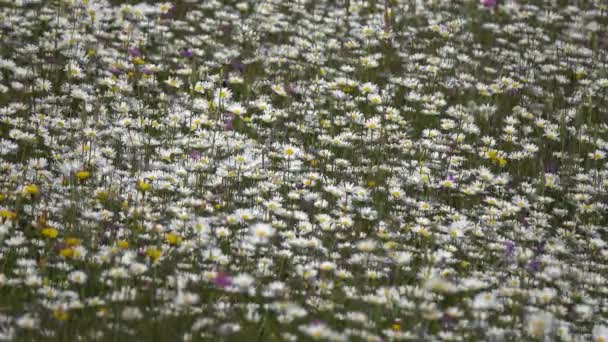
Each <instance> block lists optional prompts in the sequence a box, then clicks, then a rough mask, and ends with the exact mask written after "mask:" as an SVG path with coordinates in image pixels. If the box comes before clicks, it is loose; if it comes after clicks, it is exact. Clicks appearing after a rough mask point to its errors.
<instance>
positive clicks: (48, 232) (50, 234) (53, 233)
mask: <svg viewBox="0 0 608 342" xmlns="http://www.w3.org/2000/svg"><path fill="white" fill-rule="evenodd" d="M41 233H42V235H43V236H45V237H47V238H49V239H54V238H56V237H57V235H59V231H58V230H57V229H55V228H53V227H47V228H44V229H43V230H42V231H41Z"/></svg>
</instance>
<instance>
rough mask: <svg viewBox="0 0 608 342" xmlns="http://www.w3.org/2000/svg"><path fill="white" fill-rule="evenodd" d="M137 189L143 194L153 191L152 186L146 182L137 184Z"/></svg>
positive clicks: (142, 181) (141, 181)
mask: <svg viewBox="0 0 608 342" xmlns="http://www.w3.org/2000/svg"><path fill="white" fill-rule="evenodd" d="M137 188H138V189H139V190H140V191H141V192H146V191H148V190H150V189H152V184H150V183H148V182H146V181H145V180H140V181H139V182H137Z"/></svg>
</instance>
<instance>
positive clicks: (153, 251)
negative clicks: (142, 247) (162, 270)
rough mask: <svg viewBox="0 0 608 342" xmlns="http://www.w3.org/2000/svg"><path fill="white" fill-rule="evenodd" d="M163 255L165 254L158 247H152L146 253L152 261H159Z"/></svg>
mask: <svg viewBox="0 0 608 342" xmlns="http://www.w3.org/2000/svg"><path fill="white" fill-rule="evenodd" d="M162 254H163V252H162V251H161V250H160V249H158V248H156V247H150V248H148V250H147V251H146V255H147V256H149V257H150V259H152V261H156V260H158V258H160V256H161V255H162Z"/></svg>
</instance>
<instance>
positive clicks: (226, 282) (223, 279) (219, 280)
mask: <svg viewBox="0 0 608 342" xmlns="http://www.w3.org/2000/svg"><path fill="white" fill-rule="evenodd" d="M213 283H214V284H215V285H217V286H220V287H228V286H230V285H232V278H231V277H230V276H229V275H227V274H226V273H224V272H217V274H216V276H215V278H213Z"/></svg>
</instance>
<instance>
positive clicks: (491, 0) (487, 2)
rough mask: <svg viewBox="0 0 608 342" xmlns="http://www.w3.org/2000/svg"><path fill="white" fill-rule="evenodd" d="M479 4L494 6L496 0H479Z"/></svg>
mask: <svg viewBox="0 0 608 342" xmlns="http://www.w3.org/2000/svg"><path fill="white" fill-rule="evenodd" d="M481 4H482V5H483V7H485V8H494V7H496V5H497V4H498V1H497V0H481Z"/></svg>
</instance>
